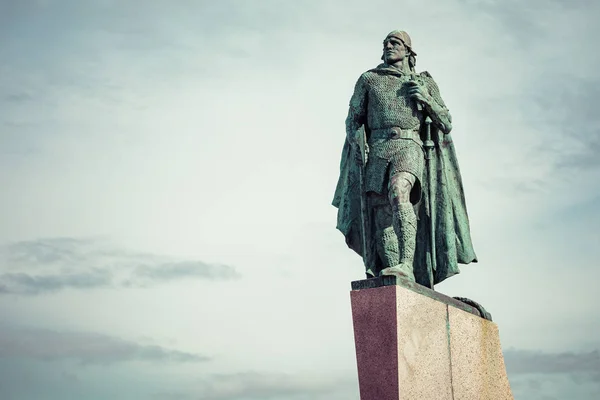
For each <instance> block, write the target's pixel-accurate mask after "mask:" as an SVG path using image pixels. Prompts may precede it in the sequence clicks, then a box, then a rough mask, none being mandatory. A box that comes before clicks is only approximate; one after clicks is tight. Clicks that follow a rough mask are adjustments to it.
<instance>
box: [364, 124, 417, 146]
mask: <svg viewBox="0 0 600 400" xmlns="http://www.w3.org/2000/svg"><path fill="white" fill-rule="evenodd" d="M369 139H412V140H414V141H415V142H417V143H419V144H420V145H422V144H423V141H422V140H421V135H419V132H418V131H416V130H414V129H402V128H398V127H391V128H382V129H373V130H371V135H370V136H369Z"/></svg>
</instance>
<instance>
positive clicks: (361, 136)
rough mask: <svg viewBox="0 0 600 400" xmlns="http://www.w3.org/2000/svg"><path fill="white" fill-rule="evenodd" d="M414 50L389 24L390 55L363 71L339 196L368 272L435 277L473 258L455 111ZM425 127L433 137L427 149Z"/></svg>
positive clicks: (429, 280) (351, 241)
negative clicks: (455, 139) (419, 65)
mask: <svg viewBox="0 0 600 400" xmlns="http://www.w3.org/2000/svg"><path fill="white" fill-rule="evenodd" d="M416 55H417V54H416V53H415V51H414V50H413V48H412V44H411V40H410V37H409V36H408V34H407V33H406V32H404V31H398V30H396V31H392V32H390V33H389V34H388V35H387V37H386V38H385V40H384V41H383V56H382V59H383V61H384V63H383V64H380V65H379V66H377V67H376V68H374V69H371V70H369V71H367V72H365V73H363V74H362V75H361V76H360V77H359V79H358V81H357V83H356V86H355V89H354V94H353V95H352V99H351V100H350V108H349V111H348V117H347V119H346V141H345V144H344V149H343V152H342V161H341V165H340V179H339V181H338V184H337V188H336V193H335V197H334V201H333V205H334V206H336V207H337V208H338V221H337V228H338V229H339V230H340V231H341V232H342V233H343V234H344V235H345V237H346V243H347V245H348V246H349V247H350V248H351V249H353V250H354V251H356V252H357V253H358V254H359V255H361V256H362V257H363V260H364V263H365V267H366V270H367V271H366V272H367V277H373V276H380V275H398V276H401V277H404V278H406V279H410V280H412V281H416V282H417V283H420V284H421V285H424V286H430V287H432V286H433V284H435V283H439V282H441V281H443V280H444V279H446V278H447V277H450V276H452V275H454V274H457V273H458V272H459V269H458V265H457V264H458V263H463V264H468V263H470V262H476V261H477V259H476V256H475V252H474V250H473V245H472V243H471V237H470V228H469V221H468V217H467V211H466V206H465V200H464V193H463V188H462V181H461V177H460V172H459V169H458V163H457V159H456V154H455V151H454V145H453V143H452V139H451V136H450V135H449V133H450V130H451V129H452V124H451V117H450V113H449V111H448V109H447V108H446V105H445V104H444V101H443V100H442V98H441V96H440V91H439V89H438V86H437V84H436V83H435V81H434V80H433V78H432V77H431V75H430V74H429V73H428V72H421V73H418V74H417V73H416V72H415V64H416ZM426 122H427V123H426ZM429 123H431V125H430V126H429ZM426 130H427V131H428V132H429V133H430V134H431V137H432V140H433V142H429V143H431V146H433V145H435V147H433V148H432V150H431V154H430V157H426V151H425V150H426V149H424V141H425V140H426V138H425V137H424V135H425V133H424V132H425V131H426ZM361 141H364V146H362V147H361V146H360V142H361ZM367 155H368V157H367ZM427 158H428V159H427ZM428 163H429V164H430V165H427V164H428ZM428 171H429V172H428ZM361 178H362V179H361ZM361 206H362V207H361ZM431 227H433V230H432V229H431ZM434 238H435V239H434ZM434 255H435V256H434ZM434 257H435V259H434Z"/></svg>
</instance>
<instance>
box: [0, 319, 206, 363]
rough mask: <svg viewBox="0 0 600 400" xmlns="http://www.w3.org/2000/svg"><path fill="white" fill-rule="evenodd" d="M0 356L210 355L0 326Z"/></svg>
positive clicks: (196, 358)
mask: <svg viewBox="0 0 600 400" xmlns="http://www.w3.org/2000/svg"><path fill="white" fill-rule="evenodd" d="M0 358H15V359H33V360H41V361H59V360H75V361H78V362H81V363H83V364H114V363H121V362H128V361H144V362H151V363H165V362H171V363H190V362H205V361H209V360H210V357H208V356H205V355H201V354H195V353H188V352H184V351H179V350H174V349H169V348H165V347H162V346H157V345H143V344H139V343H136V342H133V341H129V340H125V339H121V338H118V337H113V336H108V335H104V334H97V333H87V332H57V331H52V330H42V329H15V328H11V327H6V326H0Z"/></svg>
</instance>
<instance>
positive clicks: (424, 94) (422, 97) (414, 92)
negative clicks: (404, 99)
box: [408, 81, 432, 105]
mask: <svg viewBox="0 0 600 400" xmlns="http://www.w3.org/2000/svg"><path fill="white" fill-rule="evenodd" d="M408 84H409V85H410V87H409V88H408V96H409V97H410V98H411V99H413V100H415V101H419V102H421V103H424V104H426V105H431V102H432V98H431V96H430V95H429V93H428V91H427V89H426V88H425V87H424V86H423V85H421V84H420V83H419V82H417V81H409V82H408Z"/></svg>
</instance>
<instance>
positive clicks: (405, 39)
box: [381, 30, 417, 69]
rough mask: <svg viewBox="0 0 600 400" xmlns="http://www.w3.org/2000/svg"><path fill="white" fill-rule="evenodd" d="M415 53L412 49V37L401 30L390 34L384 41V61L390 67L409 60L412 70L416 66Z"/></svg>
mask: <svg viewBox="0 0 600 400" xmlns="http://www.w3.org/2000/svg"><path fill="white" fill-rule="evenodd" d="M416 55H417V53H415V52H414V51H413V49H412V45H411V40H410V36H408V33H406V32H404V31H400V30H396V31H392V32H390V33H389V34H388V35H387V36H386V37H385V40H384V41H383V56H382V57H381V59H382V60H384V61H385V63H386V64H389V65H397V64H399V63H401V62H403V61H404V60H405V59H407V61H408V63H409V66H410V69H414V66H415V64H416V61H417V60H416V58H415V56H416Z"/></svg>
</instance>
